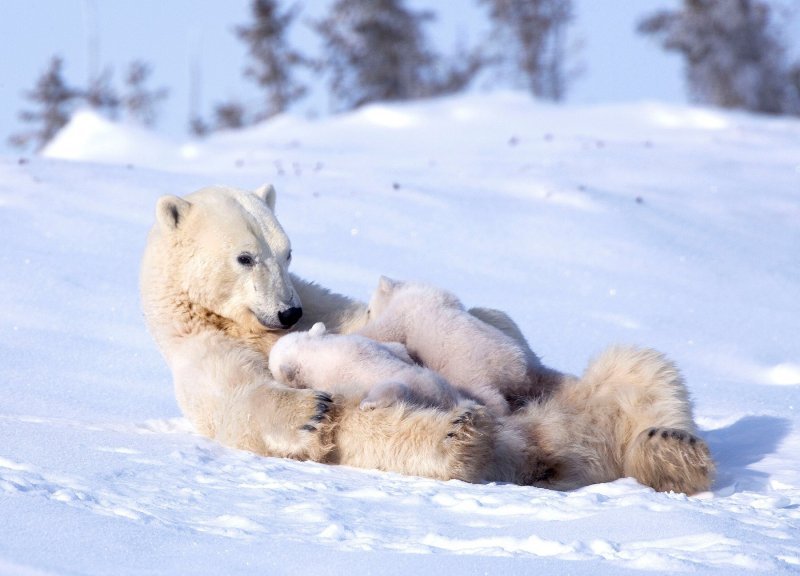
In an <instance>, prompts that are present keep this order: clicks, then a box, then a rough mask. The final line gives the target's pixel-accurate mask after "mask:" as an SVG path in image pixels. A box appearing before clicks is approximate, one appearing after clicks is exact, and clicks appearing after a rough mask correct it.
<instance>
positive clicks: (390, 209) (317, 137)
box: [0, 93, 800, 576]
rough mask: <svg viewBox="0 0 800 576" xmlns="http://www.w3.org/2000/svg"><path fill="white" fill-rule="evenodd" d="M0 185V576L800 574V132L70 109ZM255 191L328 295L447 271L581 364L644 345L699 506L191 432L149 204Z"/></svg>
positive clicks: (386, 110) (630, 489) (472, 109)
mask: <svg viewBox="0 0 800 576" xmlns="http://www.w3.org/2000/svg"><path fill="white" fill-rule="evenodd" d="M59 159H69V160H71V161H70V162H63V161H61V160H59ZM143 166H147V167H148V168H147V169H143V168H141V167H143ZM0 175H2V178H0V230H1V231H2V240H3V248H2V250H0V300H2V302H3V304H4V305H3V306H2V307H0V518H2V530H0V573H4V574H5V573H9V574H119V575H128V574H130V575H136V574H144V573H147V574H156V575H158V574H165V575H167V574H234V575H235V574H307V573H312V572H320V571H322V572H324V573H334V574H337V573H338V574H341V573H356V574H362V573H363V574H367V573H373V574H403V575H407V574H420V575H422V576H427V575H430V574H463V575H468V574H503V573H511V574H530V573H542V574H560V573H570V574H578V575H595V574H598V573H614V574H642V573H653V572H659V573H664V572H693V573H701V574H725V575H729V574H744V573H752V572H754V571H757V572H761V573H764V574H796V573H797V572H798V570H800V544H798V542H800V335H799V333H798V330H797V321H798V318H800V298H798V294H800V266H798V259H797V258H798V257H797V255H798V249H799V248H800V226H799V225H798V223H799V222H800V196H799V195H798V191H800V122H798V121H797V120H791V119H780V118H763V117H758V116H753V115H748V114H728V113H722V112H718V111H714V110H708V109H702V108H691V107H680V106H667V105H663V104H659V103H652V102H651V103H640V104H631V105H615V106H600V107H569V106H568V107H555V106H551V105H544V104H541V103H536V102H533V101H531V100H530V99H528V98H527V97H525V96H524V95H520V94H514V93H499V94H492V95H471V96H463V97H453V98H443V99H439V100H434V101H429V102H414V103H408V104H402V105H399V104H398V105H376V106H370V107H367V108H365V109H363V110H359V111H356V112H353V113H350V114H346V115H342V116H339V117H334V118H328V119H325V120H321V121H316V122H314V121H309V120H306V119H302V118H297V117H292V116H282V117H279V118H276V119H273V120H272V121H270V122H266V123H264V124H261V125H258V126H253V127H251V128H249V129H247V130H243V131H241V132H229V133H225V134H216V135H213V136H211V137H209V138H207V139H205V140H202V141H198V142H191V143H188V144H175V143H172V142H169V141H167V140H164V139H161V138H160V137H157V136H155V135H153V134H150V133H148V132H146V131H143V130H141V129H138V128H136V127H132V126H124V125H116V124H113V123H109V122H107V121H105V120H102V119H100V118H98V117H97V116H94V115H92V114H90V113H81V114H78V115H77V116H76V117H75V118H74V119H73V121H72V122H71V123H70V124H69V125H68V126H67V127H66V128H65V129H64V130H63V131H62V133H61V134H59V136H58V137H57V138H56V140H55V141H54V142H53V143H52V144H51V146H49V147H48V148H47V150H46V154H45V158H33V159H30V160H25V161H20V160H18V159H16V158H14V159H10V158H9V159H0ZM264 182H272V183H274V184H275V186H276V188H277V190H278V215H279V217H280V219H281V222H282V224H283V226H284V228H285V229H286V231H287V232H288V234H289V235H290V236H291V238H292V245H293V253H294V255H295V258H294V264H293V266H294V267H295V271H296V272H297V273H298V274H299V275H301V276H303V277H306V278H308V279H310V280H314V281H317V282H320V283H321V284H323V285H325V286H327V287H329V288H332V289H334V290H336V291H338V292H342V293H345V294H349V295H352V296H354V297H360V298H364V299H366V298H368V297H369V295H370V294H371V292H372V290H373V288H374V286H375V283H376V282H377V278H378V276H379V275H380V274H386V275H388V276H392V277H397V278H406V279H417V280H422V281H428V282H432V283H434V284H438V285H440V286H443V287H445V288H448V289H450V290H453V291H454V292H455V293H457V294H458V295H459V296H460V297H461V298H462V299H463V300H464V302H465V303H466V304H467V305H468V306H481V305H482V306H492V307H496V308H500V309H504V310H506V311H507V312H508V313H509V314H510V315H511V317H513V318H514V319H515V320H516V321H517V322H518V323H519V325H520V327H521V329H522V331H523V332H524V333H525V335H526V336H527V337H528V339H529V341H530V342H531V344H532V346H533V348H534V349H535V350H536V351H537V353H539V354H540V355H541V356H542V357H543V359H544V361H545V362H546V363H547V364H549V365H551V366H553V367H556V368H560V369H562V370H565V371H569V372H573V373H580V372H581V371H582V370H583V368H584V366H585V365H586V363H587V361H588V359H589V358H590V357H591V356H592V355H594V354H596V353H598V352H599V351H600V350H601V349H602V348H604V347H605V346H607V345H610V344H613V343H631V344H638V345H644V346H652V347H655V348H658V349H660V350H662V351H663V352H665V353H666V354H667V355H668V356H670V357H671V358H672V359H673V360H675V362H676V363H677V365H678V366H680V367H681V369H682V371H683V373H684V375H685V377H686V380H687V383H688V386H689V389H690V391H691V393H692V396H693V398H694V401H695V414H696V416H697V420H698V423H699V424H700V427H701V430H700V433H701V435H702V436H704V437H705V439H706V440H707V441H708V443H709V445H710V447H711V450H712V453H713V454H714V457H715V459H716V460H717V464H718V477H717V479H716V481H715V483H714V486H713V489H712V491H711V492H709V493H706V494H701V495H699V496H696V497H691V498H688V497H686V496H684V495H681V494H662V493H656V492H653V491H652V490H650V489H648V488H646V487H643V486H641V485H639V484H637V483H636V482H634V481H633V480H631V479H622V480H618V481H616V482H611V483H608V484H599V485H595V486H588V487H586V488H583V489H580V490H575V491H572V492H565V493H561V492H551V491H547V490H542V489H536V488H530V487H522V486H509V485H498V484H489V485H470V484H465V483H462V482H456V481H452V482H437V481H433V480H428V479H422V478H413V477H403V476H398V475H394V474H386V473H382V472H378V471H370V470H354V469H346V468H341V467H334V466H326V465H322V464H316V463H309V462H294V461H286V460H279V459H274V458H260V457H257V456H255V455H252V454H249V453H246V452H239V451H235V450H231V449H228V448H225V447H223V446H221V445H219V444H216V443H214V442H211V441H209V440H207V439H205V438H202V437H200V436H198V435H196V434H195V433H193V431H192V430H191V428H190V426H189V424H188V422H187V421H186V420H185V419H183V418H181V415H180V412H179V410H178V408H177V406H176V404H175V399H174V396H173V391H172V386H171V382H170V375H169V372H168V370H167V367H166V366H165V365H164V363H163V360H162V358H161V357H160V356H159V354H158V351H157V349H156V347H155V344H154V343H153V342H152V340H151V338H150V336H149V335H148V333H147V331H146V329H145V326H144V324H143V321H142V315H141V312H140V310H139V302H138V291H137V281H138V280H137V274H138V267H139V261H140V258H141V254H142V250H143V247H144V242H145V238H146V235H147V231H148V229H149V227H150V225H151V223H152V220H153V207H154V205H155V202H156V199H157V198H158V197H159V196H160V195H163V194H186V193H188V192H191V191H192V190H194V189H197V188H198V187H200V186H203V185H208V184H214V183H225V184H231V185H236V186H240V187H245V188H246V187H251V188H255V187H256V186H258V185H260V184H262V183H264ZM54 527H55V528H54Z"/></svg>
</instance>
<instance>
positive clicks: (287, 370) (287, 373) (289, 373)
mask: <svg viewBox="0 0 800 576" xmlns="http://www.w3.org/2000/svg"><path fill="white" fill-rule="evenodd" d="M278 371H279V372H280V374H281V379H283V381H284V382H286V383H287V384H292V383H294V380H295V378H297V370H296V369H295V367H294V366H291V365H289V364H281V367H280V368H278Z"/></svg>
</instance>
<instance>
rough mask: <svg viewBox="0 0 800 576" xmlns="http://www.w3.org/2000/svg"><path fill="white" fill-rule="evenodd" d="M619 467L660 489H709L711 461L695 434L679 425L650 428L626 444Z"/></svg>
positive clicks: (712, 466) (706, 450) (688, 491)
mask: <svg viewBox="0 0 800 576" xmlns="http://www.w3.org/2000/svg"><path fill="white" fill-rule="evenodd" d="M623 470H624V473H625V475H626V476H633V477H634V478H636V479H637V480H638V481H639V482H641V483H642V484H647V485H648V486H652V487H653V488H655V489H656V490H658V491H660V492H669V491H673V492H685V493H686V494H695V493H697V492H703V491H705V490H708V489H709V487H710V485H711V474H712V472H713V470H714V462H713V461H712V459H711V453H710V452H709V450H708V446H707V445H706V443H705V442H703V440H701V439H700V438H698V437H697V436H695V435H693V434H691V433H689V432H687V431H685V430H681V429H675V428H650V429H648V430H643V431H642V432H640V433H639V435H638V436H637V437H636V438H635V439H634V441H633V443H632V444H631V446H630V447H629V448H628V450H627V452H626V454H625V462H624V467H623Z"/></svg>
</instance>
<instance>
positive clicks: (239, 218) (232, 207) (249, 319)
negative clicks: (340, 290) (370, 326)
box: [141, 187, 493, 481]
mask: <svg viewBox="0 0 800 576" xmlns="http://www.w3.org/2000/svg"><path fill="white" fill-rule="evenodd" d="M274 205H275V193H274V189H272V188H271V187H265V188H262V189H260V190H259V191H257V192H256V193H248V192H243V191H240V190H236V189H232V188H225V187H211V188H205V189H202V190H200V191H198V192H195V193H194V194H191V195H189V196H187V197H186V198H185V199H182V198H178V197H174V196H165V197H163V198H161V199H160V200H159V201H158V204H157V206H156V223H155V225H154V226H153V228H152V230H151V232H150V235H149V237H148V242H147V247H146V249H145V254H144V258H143V261H142V270H141V295H142V307H143V310H144V313H145V318H146V320H147V322H148V325H149V327H150V330H151V333H152V334H153V336H154V338H155V340H156V342H157V343H158V345H159V347H160V349H161V351H162V353H163V355H164V357H165V359H166V361H167V363H168V364H169V366H170V368H171V369H172V374H173V381H174V386H175V395H176V398H177V400H178V404H179V405H180V407H181V409H182V411H183V412H184V414H185V415H186V416H187V418H189V420H191V422H192V423H193V424H194V426H195V427H196V429H197V430H198V431H199V432H200V433H201V434H204V435H206V436H209V437H211V438H215V439H217V440H219V441H220V442H222V443H224V444H227V445H229V446H234V447H238V448H243V449H247V450H251V451H253V452H256V453H259V454H264V455H269V456H281V457H290V458H297V459H312V460H317V461H322V462H335V463H341V464H348V465H351V466H360V467H366V468H378V469H383V470H393V471H396V472H401V473H407V474H419V475H423V476H430V477H433V478H440V479H449V478H459V479H462V480H468V481H477V480H481V479H483V478H484V477H485V475H486V470H487V468H488V456H489V455H490V454H491V447H492V445H493V437H492V434H493V423H492V422H491V419H490V418H489V417H488V416H486V415H485V414H484V413H483V411H482V410H481V409H480V408H473V407H463V406H462V407H456V408H454V409H452V410H439V409H419V410H414V409H411V408H409V407H408V406H406V405H404V404H398V405H395V406H390V407H387V408H381V409H376V410H371V411H369V412H368V413H367V412H364V411H362V410H359V408H358V403H359V401H360V399H359V398H351V397H337V398H335V399H333V398H331V397H330V396H329V395H327V394H325V393H321V392H319V391H316V390H306V389H294V388H288V387H286V386H283V385H281V384H279V383H277V382H275V381H274V380H273V379H272V378H271V376H270V371H269V366H268V356H269V351H270V349H271V348H272V345H273V344H274V343H275V342H276V341H277V340H278V338H280V337H281V336H282V335H283V334H285V333H286V331H285V330H282V329H281V319H280V317H281V314H282V313H283V314H284V317H285V314H286V311H287V310H290V309H291V308H299V307H301V306H302V310H303V313H302V318H301V319H300V320H299V322H297V323H296V325H295V326H296V327H297V328H299V329H308V328H310V327H311V326H312V325H313V324H314V323H315V322H324V323H325V324H326V325H327V326H328V327H329V328H331V329H332V330H334V331H337V332H351V331H353V330H355V329H357V328H359V327H360V326H361V325H363V323H364V322H365V321H366V307H365V306H364V305H363V304H361V303H358V302H354V301H352V300H350V299H347V298H345V297H343V296H339V295H335V294H331V293H330V292H328V291H327V290H325V289H324V288H321V287H319V286H316V285H314V284H311V283H308V282H305V281H303V280H301V279H299V278H297V277H296V276H294V275H292V274H290V273H289V272H288V265H289V260H290V258H289V255H290V245H289V240H288V237H287V236H286V234H285V233H284V232H283V230H282V228H281V227H280V224H279V223H278V220H277V219H276V218H275V216H274V213H273V209H274ZM245 255H246V256H247V258H246V259H244V260H243V261H244V264H242V262H240V261H239V260H240V257H243V256H245Z"/></svg>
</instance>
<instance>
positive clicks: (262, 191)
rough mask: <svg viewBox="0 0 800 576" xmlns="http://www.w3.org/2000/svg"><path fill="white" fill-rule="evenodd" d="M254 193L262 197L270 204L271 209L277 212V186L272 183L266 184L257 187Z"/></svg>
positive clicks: (265, 202)
mask: <svg viewBox="0 0 800 576" xmlns="http://www.w3.org/2000/svg"><path fill="white" fill-rule="evenodd" d="M254 194H255V195H256V196H258V197H259V198H261V200H263V201H264V204H266V205H267V206H269V209H270V210H272V211H273V212H275V197H276V196H277V192H275V186H273V185H272V184H264V185H263V186H259V187H258V188H256V191H255V192H254Z"/></svg>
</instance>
